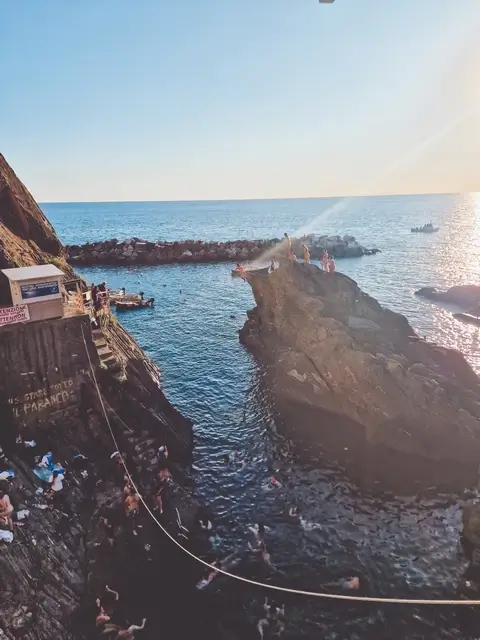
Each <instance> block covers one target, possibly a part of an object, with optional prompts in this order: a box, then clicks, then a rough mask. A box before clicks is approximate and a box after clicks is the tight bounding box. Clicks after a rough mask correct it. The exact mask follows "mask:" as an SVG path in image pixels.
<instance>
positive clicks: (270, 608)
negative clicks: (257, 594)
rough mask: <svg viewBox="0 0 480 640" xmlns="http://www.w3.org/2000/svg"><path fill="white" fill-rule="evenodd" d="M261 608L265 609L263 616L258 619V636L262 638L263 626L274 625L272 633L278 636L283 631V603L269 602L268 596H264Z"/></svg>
mask: <svg viewBox="0 0 480 640" xmlns="http://www.w3.org/2000/svg"><path fill="white" fill-rule="evenodd" d="M263 609H264V611H265V617H264V618H262V619H261V620H259V621H258V624H257V631H258V633H259V634H260V637H261V638H263V630H264V628H265V627H269V626H273V627H275V631H274V634H275V635H277V636H279V635H281V634H282V633H283V632H284V631H285V622H284V620H283V619H284V617H285V605H284V604H282V606H279V605H278V604H277V603H276V602H274V601H272V602H271V603H269V601H268V598H265V602H264V603H263Z"/></svg>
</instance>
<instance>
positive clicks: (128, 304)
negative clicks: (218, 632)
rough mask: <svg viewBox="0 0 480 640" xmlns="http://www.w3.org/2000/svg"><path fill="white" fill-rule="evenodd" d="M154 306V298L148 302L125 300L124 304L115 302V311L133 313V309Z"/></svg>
mask: <svg viewBox="0 0 480 640" xmlns="http://www.w3.org/2000/svg"><path fill="white" fill-rule="evenodd" d="M154 304H155V298H149V299H148V300H126V301H125V302H119V301H118V302H117V303H116V305H115V308H116V310H117V311H134V310H135V309H146V308H151V307H153V305H154Z"/></svg>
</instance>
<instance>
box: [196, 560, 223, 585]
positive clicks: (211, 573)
mask: <svg viewBox="0 0 480 640" xmlns="http://www.w3.org/2000/svg"><path fill="white" fill-rule="evenodd" d="M212 566H213V567H217V568H218V569H221V568H222V563H221V562H220V561H218V562H217V561H215V562H212ZM217 575H218V571H217V569H210V571H209V572H208V574H207V576H206V577H205V578H203V580H200V582H198V583H197V589H205V587H207V586H208V585H209V584H210V583H211V582H212V580H213V579H214V578H216V577H217Z"/></svg>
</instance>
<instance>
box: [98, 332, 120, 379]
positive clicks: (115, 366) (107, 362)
mask: <svg viewBox="0 0 480 640" xmlns="http://www.w3.org/2000/svg"><path fill="white" fill-rule="evenodd" d="M92 335H93V342H94V344H95V348H96V350H97V353H98V357H99V358H100V363H101V364H102V365H103V366H104V367H106V368H107V369H108V370H109V371H111V372H112V373H116V372H119V371H120V370H121V368H122V367H121V365H120V363H119V362H118V360H117V358H116V357H115V356H114V355H113V352H112V350H111V349H110V347H109V346H108V343H107V341H106V340H105V336H104V335H103V332H102V330H101V329H92Z"/></svg>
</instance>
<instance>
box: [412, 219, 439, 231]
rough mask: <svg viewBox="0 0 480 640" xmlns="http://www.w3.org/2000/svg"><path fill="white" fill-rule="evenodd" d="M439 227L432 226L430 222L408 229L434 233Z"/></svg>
mask: <svg viewBox="0 0 480 640" xmlns="http://www.w3.org/2000/svg"><path fill="white" fill-rule="evenodd" d="M438 230H439V227H434V226H433V224H432V223H431V222H428V223H427V224H424V225H423V227H412V228H411V229H410V231H411V232H412V233H436V232H437V231H438Z"/></svg>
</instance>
